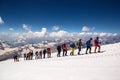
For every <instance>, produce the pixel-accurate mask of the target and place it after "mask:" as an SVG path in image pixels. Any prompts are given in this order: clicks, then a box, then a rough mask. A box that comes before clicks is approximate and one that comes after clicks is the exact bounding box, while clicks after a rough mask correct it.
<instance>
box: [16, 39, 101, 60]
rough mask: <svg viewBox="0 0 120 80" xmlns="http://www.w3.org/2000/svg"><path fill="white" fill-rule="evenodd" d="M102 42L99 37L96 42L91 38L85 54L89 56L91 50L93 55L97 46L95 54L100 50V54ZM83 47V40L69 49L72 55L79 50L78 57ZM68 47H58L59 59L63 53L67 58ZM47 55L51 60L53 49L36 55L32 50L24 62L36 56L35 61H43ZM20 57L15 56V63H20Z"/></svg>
mask: <svg viewBox="0 0 120 80" xmlns="http://www.w3.org/2000/svg"><path fill="white" fill-rule="evenodd" d="M100 44H101V43H100V42H99V37H96V38H95V39H94V40H93V39H92V38H90V39H89V40H88V41H86V52H85V54H88V50H89V53H91V47H92V46H93V45H94V46H95V49H94V53H96V50H97V48H98V52H100ZM82 46H83V43H82V39H79V41H78V42H77V43H76V44H75V43H74V42H73V43H71V44H70V45H69V47H70V48H71V52H70V55H71V56H72V55H74V51H75V49H76V48H77V49H78V53H77V54H78V55H80V54H81V48H82ZM67 47H68V45H66V43H63V44H62V45H58V46H57V48H56V49H57V51H58V53H57V57H60V56H61V52H63V53H62V56H67V55H68V54H67V50H68V48H67ZM46 55H47V58H51V48H47V49H44V50H40V51H36V52H35V53H33V51H32V50H30V51H29V52H28V53H24V55H23V56H24V60H32V59H33V56H35V59H42V58H46ZM17 56H18V55H17V54H16V55H15V56H14V61H19V59H18V57H17Z"/></svg>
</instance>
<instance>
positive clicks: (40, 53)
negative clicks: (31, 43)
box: [39, 50, 42, 59]
mask: <svg viewBox="0 0 120 80" xmlns="http://www.w3.org/2000/svg"><path fill="white" fill-rule="evenodd" d="M39 58H40V59H42V50H40V52H39Z"/></svg>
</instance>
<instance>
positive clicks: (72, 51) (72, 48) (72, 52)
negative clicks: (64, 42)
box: [70, 42, 76, 55]
mask: <svg viewBox="0 0 120 80" xmlns="http://www.w3.org/2000/svg"><path fill="white" fill-rule="evenodd" d="M70 47H71V53H70V55H74V50H75V47H76V46H75V43H74V42H73V43H72V44H71V45H70Z"/></svg>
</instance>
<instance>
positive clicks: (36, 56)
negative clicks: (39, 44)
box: [35, 51, 38, 59]
mask: <svg viewBox="0 0 120 80" xmlns="http://www.w3.org/2000/svg"><path fill="white" fill-rule="evenodd" d="M35 59H38V51H36V52H35Z"/></svg>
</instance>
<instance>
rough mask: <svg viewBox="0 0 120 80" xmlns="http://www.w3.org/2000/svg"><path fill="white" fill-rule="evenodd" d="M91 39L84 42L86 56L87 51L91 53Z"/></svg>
mask: <svg viewBox="0 0 120 80" xmlns="http://www.w3.org/2000/svg"><path fill="white" fill-rule="evenodd" d="M91 41H92V38H90V39H89V40H88V41H87V42H86V45H87V48H86V54H88V53H87V52H88V50H89V53H91V46H92V43H91Z"/></svg>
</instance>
